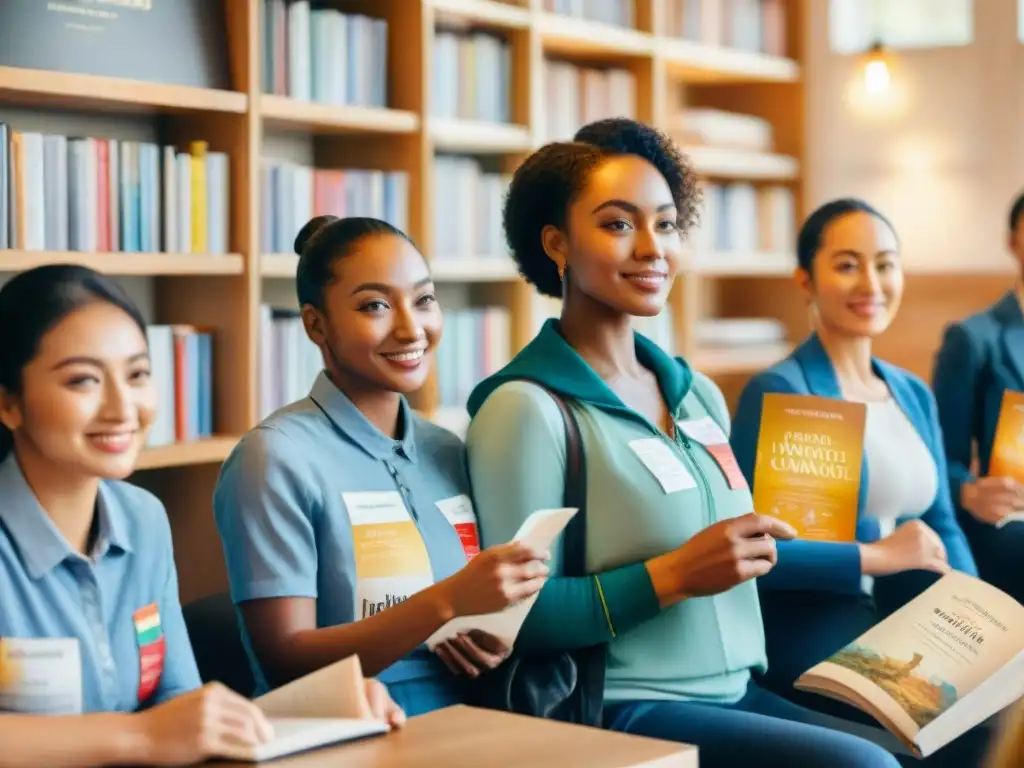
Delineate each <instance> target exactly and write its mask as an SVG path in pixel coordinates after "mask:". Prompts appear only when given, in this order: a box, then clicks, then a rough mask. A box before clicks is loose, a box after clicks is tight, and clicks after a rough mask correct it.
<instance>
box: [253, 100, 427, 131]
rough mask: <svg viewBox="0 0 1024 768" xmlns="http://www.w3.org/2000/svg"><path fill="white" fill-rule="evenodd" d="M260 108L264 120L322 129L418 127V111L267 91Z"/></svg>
mask: <svg viewBox="0 0 1024 768" xmlns="http://www.w3.org/2000/svg"><path fill="white" fill-rule="evenodd" d="M259 109H260V115H261V116H262V117H263V120H264V122H265V123H269V124H272V125H281V126H291V127H296V128H311V129H314V130H321V131H325V132H336V133H386V134H393V133H415V132H416V131H417V130H419V127H420V118H419V115H417V114H416V113H415V112H408V111H406V110H401V109H384V108H381V107H359V106H345V105H333V104H320V103H318V102H314V101H299V100H298V99H289V98H287V97H285V96H274V95H272V94H266V93H264V94H262V95H261V96H260V107H259Z"/></svg>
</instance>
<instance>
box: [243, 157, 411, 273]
mask: <svg viewBox="0 0 1024 768" xmlns="http://www.w3.org/2000/svg"><path fill="white" fill-rule="evenodd" d="M260 201H261V203H260V204H261V211H260V238H261V242H262V243H265V244H266V245H265V246H264V247H265V249H266V250H269V251H270V252H274V253H291V252H292V249H293V244H294V242H295V236H296V235H297V234H298V232H299V230H300V229H301V228H302V227H303V226H304V225H305V224H306V222H307V221H309V220H310V219H311V218H312V217H313V216H319V215H321V214H326V213H330V214H332V215H334V216H339V217H344V216H372V217H374V218H378V219H383V220H384V221H387V222H388V223H390V224H392V225H394V226H396V227H398V228H399V229H400V230H402V231H403V232H407V231H408V222H409V175H408V173H406V172H405V171H378V170H364V169H354V168H349V169H321V168H311V167H309V166H306V165H300V164H298V163H292V162H289V161H284V160H264V161H263V163H262V165H261V167H260Z"/></svg>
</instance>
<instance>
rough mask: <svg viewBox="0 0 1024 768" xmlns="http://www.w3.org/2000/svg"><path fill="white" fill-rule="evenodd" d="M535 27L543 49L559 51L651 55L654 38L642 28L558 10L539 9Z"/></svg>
mask: <svg viewBox="0 0 1024 768" xmlns="http://www.w3.org/2000/svg"><path fill="white" fill-rule="evenodd" d="M537 31H538V32H539V34H540V37H541V41H542V43H543V46H544V48H545V50H547V51H549V52H551V53H562V54H570V55H571V54H581V55H583V54H589V55H607V56H634V57H636V56H641V57H642V56H647V57H650V56H653V55H654V38H653V37H651V35H649V34H647V33H646V32H641V31H639V30H637V29H630V28H627V27H617V26H615V25H614V24H602V23H600V22H597V21H590V20H589V19H581V18H578V17H575V16H566V15H563V14H558V13H540V14H538V16H537Z"/></svg>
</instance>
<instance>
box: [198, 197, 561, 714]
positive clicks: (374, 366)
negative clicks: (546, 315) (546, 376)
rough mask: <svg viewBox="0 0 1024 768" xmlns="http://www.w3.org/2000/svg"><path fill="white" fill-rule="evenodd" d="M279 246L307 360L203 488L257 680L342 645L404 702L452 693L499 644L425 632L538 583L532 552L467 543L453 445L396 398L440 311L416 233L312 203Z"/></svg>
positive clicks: (496, 656)
mask: <svg viewBox="0 0 1024 768" xmlns="http://www.w3.org/2000/svg"><path fill="white" fill-rule="evenodd" d="M296 251H297V252H298V253H299V254H300V258H299V265H298V272H297V278H296V282H297V291H298V299H299V304H300V305H301V307H302V318H303V322H304V325H305V328H306V332H307V334H308V336H309V338H310V339H311V340H312V341H313V342H314V343H315V344H316V345H317V346H318V347H319V349H320V351H321V353H322V355H323V359H324V370H323V371H322V372H321V374H320V375H319V377H318V378H317V380H316V381H315V383H314V384H313V387H312V391H311V392H310V395H309V396H308V397H306V398H305V399H303V400H300V401H298V402H296V403H293V404H292V405H289V406H287V407H285V408H283V409H281V410H279V411H277V412H276V413H274V414H272V415H271V416H270V417H268V418H267V419H266V420H265V421H264V422H263V423H262V424H260V425H259V426H257V427H256V428H255V429H253V430H251V431H250V432H249V433H248V434H247V435H245V437H244V438H243V439H242V441H241V442H240V444H239V445H238V446H237V448H236V449H235V450H234V451H233V452H232V454H231V455H230V457H229V458H228V460H227V461H226V462H225V464H224V466H223V467H222V470H221V475H220V478H219V479H218V483H217V487H216V490H215V493H214V510H215V515H216V520H217V526H218V529H219V531H220V536H221V541H222V544H223V547H224V553H225V557H226V561H227V566H228V574H229V579H230V584H231V593H232V597H233V599H234V601H235V603H236V604H237V605H238V608H239V612H240V614H241V618H242V624H243V628H244V630H245V631H244V632H243V640H244V642H245V644H246V647H247V651H248V653H249V658H250V662H251V664H252V667H253V671H254V674H255V677H256V680H257V686H258V689H259V690H265V689H267V688H270V687H274V686H276V685H280V684H281V683H283V682H285V681H288V680H290V679H293V678H295V677H298V676H300V675H302V674H305V673H308V672H310V671H312V670H315V669H318V668H320V667H323V666H325V665H327V664H329V663H331V662H334V661H336V660H338V659H340V658H343V657H345V656H349V655H351V654H357V655H358V656H359V658H360V661H361V663H362V667H363V669H364V671H366V672H367V674H372V675H378V676H379V677H380V679H381V680H382V681H383V682H385V683H387V684H388V685H389V688H390V691H391V694H392V696H394V698H395V700H396V701H398V703H399V704H400V705H402V707H403V708H404V709H405V711H406V712H407V713H408V714H409V715H415V714H419V713H422V712H425V711H429V710H432V709H437V708H439V707H443V706H446V705H448V704H452V703H457V702H463V701H465V700H466V697H467V694H468V691H467V682H468V681H469V680H471V679H473V678H475V677H477V676H478V675H479V674H480V672H481V671H483V670H487V669H489V668H492V667H494V666H496V665H497V664H498V663H500V662H501V661H502V659H503V658H504V656H505V655H506V653H507V650H508V649H506V648H502V647H500V646H498V645H497V644H495V643H494V641H493V640H492V638H489V637H485V636H480V635H476V636H474V637H469V636H465V637H459V638H456V639H455V640H453V641H451V642H449V643H446V644H443V645H440V646H438V647H437V648H436V650H435V651H433V652H431V651H430V650H428V649H427V648H426V647H425V645H424V644H425V642H426V641H427V640H428V639H429V638H430V636H431V635H432V634H433V633H434V632H435V631H436V630H438V629H439V628H441V627H442V626H443V625H444V624H445V623H446V622H447V621H448V620H450V619H451V618H453V617H455V616H459V615H470V614H479V613H489V612H492V611H497V610H500V609H502V608H504V607H505V606H507V605H510V604H511V603H514V602H516V601H518V600H520V599H522V598H525V597H527V596H529V595H531V594H533V593H534V592H536V591H537V590H539V589H540V587H541V585H542V584H543V582H544V578H545V576H546V573H547V566H546V565H545V564H544V562H543V559H544V558H545V557H546V554H545V553H539V552H533V551H532V550H531V549H530V548H528V547H526V546H525V545H521V544H518V543H515V542H513V543H510V544H507V545H503V546H498V547H494V548H492V549H488V550H485V551H483V552H479V551H478V546H479V545H478V541H477V530H476V517H475V515H474V512H473V505H472V503H471V501H470V499H469V481H468V479H467V476H466V470H465V457H464V448H463V445H462V443H461V441H460V440H459V439H458V438H457V437H455V436H454V435H452V434H451V433H449V432H447V431H445V430H444V429H442V428H440V427H438V426H437V425H435V424H433V423H431V422H429V421H427V420H426V419H423V418H421V417H420V416H419V415H418V414H417V413H416V412H415V411H414V410H413V409H412V408H411V407H410V406H409V404H408V402H407V401H406V398H405V396H404V393H408V392H412V391H414V390H416V389H419V388H420V387H421V386H422V385H423V384H424V383H425V381H426V379H427V375H428V372H429V368H430V362H431V359H432V357H433V352H434V349H435V347H436V345H437V343H438V341H439V339H440V335H441V327H442V317H441V311H440V309H439V307H438V303H437V299H436V297H435V296H434V287H433V283H432V282H431V278H430V272H429V270H428V268H427V264H426V261H425V260H424V258H423V256H422V255H421V254H420V252H419V251H418V250H417V249H416V247H415V246H414V245H413V244H412V243H411V241H410V240H409V239H408V238H407V237H406V236H405V235H404V234H403V233H402V232H401V231H399V230H397V229H395V228H394V227H392V226H391V225H389V224H387V223H385V222H383V221H380V220H377V219H370V218H346V219H336V218H335V217H318V218H316V219H313V220H312V221H310V222H309V223H308V224H307V225H306V226H305V227H304V228H303V230H302V231H301V232H300V233H299V235H298V237H297V238H296Z"/></svg>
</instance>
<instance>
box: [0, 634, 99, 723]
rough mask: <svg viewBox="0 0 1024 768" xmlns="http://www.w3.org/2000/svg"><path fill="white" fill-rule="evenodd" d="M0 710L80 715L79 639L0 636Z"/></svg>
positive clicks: (80, 673)
mask: <svg viewBox="0 0 1024 768" xmlns="http://www.w3.org/2000/svg"><path fill="white" fill-rule="evenodd" d="M0 712H20V713H23V714H38V715H80V714H81V713H82V658H81V650H80V648H79V646H78V638H74V637H60V638H18V637H5V638H2V639H0Z"/></svg>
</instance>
